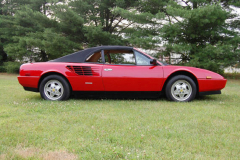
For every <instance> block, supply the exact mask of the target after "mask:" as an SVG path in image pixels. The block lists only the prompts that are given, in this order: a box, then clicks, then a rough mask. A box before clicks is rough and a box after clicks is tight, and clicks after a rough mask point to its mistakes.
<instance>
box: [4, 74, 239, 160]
mask: <svg viewBox="0 0 240 160" xmlns="http://www.w3.org/2000/svg"><path fill="white" fill-rule="evenodd" d="M0 159H7V160H8V159H47V160H48V159H49V160H54V159H97V160H98V159H240V80H228V83H227V86H226V88H225V89H224V90H222V94H221V95H212V96H205V97H202V98H199V99H196V100H194V101H193V102H190V103H177V102H169V101H167V100H166V99H165V98H161V99H155V100H150V99H149V100H134V99H130V100H116V99H70V100H69V101H64V102H52V101H44V100H42V99H41V97H40V94H39V93H34V92H27V91H24V89H23V88H22V87H21V85H20V84H19V83H18V81H17V75H8V74H0Z"/></svg>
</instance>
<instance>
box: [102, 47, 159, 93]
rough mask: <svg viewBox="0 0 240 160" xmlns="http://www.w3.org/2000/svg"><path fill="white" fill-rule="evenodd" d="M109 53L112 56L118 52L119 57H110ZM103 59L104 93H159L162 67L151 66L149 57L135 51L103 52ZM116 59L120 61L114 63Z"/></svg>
mask: <svg viewBox="0 0 240 160" xmlns="http://www.w3.org/2000/svg"><path fill="white" fill-rule="evenodd" d="M111 52H113V55H114V53H115V54H116V52H119V55H120V56H119V57H118V56H116V55H115V57H114V56H113V57H111V55H110V56H109V53H110V54H111ZM121 54H122V55H121ZM104 57H105V61H106V62H105V64H104V65H103V69H102V79H103V85H104V88H105V91H160V89H161V86H162V83H163V70H162V66H160V65H151V64H150V60H151V59H150V58H149V57H147V56H145V55H144V54H142V53H140V52H138V51H135V50H134V51H127V53H124V52H123V51H104ZM116 57H117V58H119V59H120V60H118V61H117V63H115V62H114V61H115V60H114V58H115V59H117V58H116ZM110 58H111V60H110Z"/></svg>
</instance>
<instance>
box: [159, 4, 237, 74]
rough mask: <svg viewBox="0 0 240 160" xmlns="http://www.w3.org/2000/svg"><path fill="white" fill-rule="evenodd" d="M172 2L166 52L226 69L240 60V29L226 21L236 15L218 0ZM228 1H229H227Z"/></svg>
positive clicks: (165, 30)
mask: <svg viewBox="0 0 240 160" xmlns="http://www.w3.org/2000/svg"><path fill="white" fill-rule="evenodd" d="M183 2H185V4H184V5H183V4H179V3H177V2H173V1H172V2H171V3H169V5H168V7H167V15H168V16H169V17H171V18H170V19H169V23H168V24H166V25H165V26H164V27H163V28H162V29H161V33H162V34H161V36H162V37H163V39H164V40H165V41H166V44H165V47H166V51H165V52H164V54H165V55H169V54H170V53H177V54H180V55H181V58H182V61H181V63H182V64H187V65H191V66H195V67H201V68H206V69H210V70H213V71H217V72H220V73H222V69H223V67H226V66H229V65H234V64H236V63H237V62H238V61H239V55H240V50H239V48H238V45H239V44H240V38H239V33H238V32H235V31H234V28H231V24H230V23H226V21H227V19H230V18H231V17H232V16H233V15H232V14H230V11H228V10H227V9H224V7H223V5H222V4H220V3H219V2H216V1H208V0H201V1H198V0H190V1H183ZM224 4H226V3H224Z"/></svg>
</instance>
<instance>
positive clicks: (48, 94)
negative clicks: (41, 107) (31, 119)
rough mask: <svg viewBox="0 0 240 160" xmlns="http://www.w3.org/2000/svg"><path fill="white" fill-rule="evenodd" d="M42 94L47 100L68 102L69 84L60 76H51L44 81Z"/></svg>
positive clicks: (41, 85)
mask: <svg viewBox="0 0 240 160" xmlns="http://www.w3.org/2000/svg"><path fill="white" fill-rule="evenodd" d="M39 90H40V94H41V97H42V98H43V99H45V100H52V101H56V100H59V101H60V100H67V99H68V98H69V96H70V87H69V84H68V82H67V81H66V80H65V79H64V78H63V77H61V76H59V75H50V76H47V77H45V78H44V79H43V81H42V82H41V84H40V88H39Z"/></svg>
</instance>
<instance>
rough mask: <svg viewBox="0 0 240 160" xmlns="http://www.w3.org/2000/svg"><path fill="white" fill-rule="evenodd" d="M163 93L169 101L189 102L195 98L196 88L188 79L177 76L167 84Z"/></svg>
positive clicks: (183, 76)
mask: <svg viewBox="0 0 240 160" xmlns="http://www.w3.org/2000/svg"><path fill="white" fill-rule="evenodd" d="M165 93H166V96H167V98H168V99H169V100H170V101H175V102H189V101H191V100H193V99H194V98H195V96H196V94H197V87H196V84H195V82H194V81H193V80H192V79H191V78H190V77H188V76H185V75H177V76H174V77H172V78H171V79H170V80H169V81H168V82H167V85H166V88H165Z"/></svg>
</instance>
